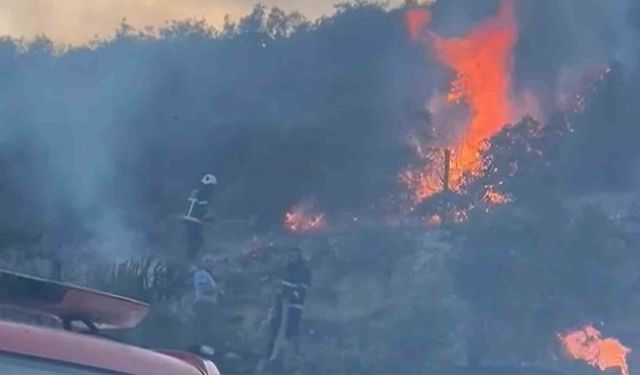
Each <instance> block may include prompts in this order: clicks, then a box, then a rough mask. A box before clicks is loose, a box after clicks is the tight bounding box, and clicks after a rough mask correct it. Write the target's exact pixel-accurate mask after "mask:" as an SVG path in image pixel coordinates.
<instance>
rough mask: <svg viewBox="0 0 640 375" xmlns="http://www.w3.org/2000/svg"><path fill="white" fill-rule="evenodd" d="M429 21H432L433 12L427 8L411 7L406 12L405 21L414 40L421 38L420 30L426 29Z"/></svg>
mask: <svg viewBox="0 0 640 375" xmlns="http://www.w3.org/2000/svg"><path fill="white" fill-rule="evenodd" d="M429 21H431V13H429V12H428V11H427V10H426V9H410V10H409V11H407V13H406V14H405V23H406V25H407V31H408V32H409V36H410V37H411V39H412V40H418V39H419V36H420V32H422V30H424V28H425V27H426V26H427V24H428V23H429Z"/></svg>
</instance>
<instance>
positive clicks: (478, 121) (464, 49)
mask: <svg viewBox="0 0 640 375" xmlns="http://www.w3.org/2000/svg"><path fill="white" fill-rule="evenodd" d="M425 12H426V13H427V14H428V12H427V11H426V10H410V11H408V12H407V14H406V26H407V29H408V32H409V34H410V36H411V37H412V38H414V39H415V38H418V37H419V35H420V34H419V30H418V31H416V28H420V27H425V26H426V25H427V23H428V21H429V19H430V17H429V16H426V15H424V13H425ZM517 39H518V28H517V24H516V20H515V16H514V4H513V1H512V0H503V2H502V5H501V8H500V10H499V12H498V14H497V15H496V16H495V17H494V18H492V19H489V20H486V21H484V22H483V23H481V24H479V25H478V26H476V27H475V28H473V29H472V30H471V31H470V32H469V33H468V34H467V35H466V36H464V37H461V38H450V39H447V38H442V37H439V36H437V35H430V36H428V37H425V41H426V42H427V43H428V45H429V46H430V47H431V50H432V51H434V52H435V54H436V56H437V58H438V61H439V62H440V63H441V64H443V65H444V66H445V67H447V68H449V69H451V70H452V71H453V72H454V73H455V74H456V78H455V79H454V81H453V82H451V84H450V91H449V93H448V94H447V95H446V101H447V102H449V103H450V104H453V105H455V104H462V105H466V106H467V107H468V108H469V110H470V112H471V119H470V120H469V122H468V124H466V126H465V130H464V132H463V134H462V135H461V136H459V137H458V138H457V139H456V140H454V141H453V142H450V144H449V145H448V147H450V148H451V149H452V150H453V152H452V157H453V159H452V164H451V170H450V175H449V186H450V187H451V188H452V190H458V189H459V188H460V186H461V184H462V182H463V179H464V176H465V175H466V174H471V175H473V174H477V173H478V172H479V170H480V169H481V160H480V157H479V153H480V151H481V150H482V148H483V147H484V144H485V141H486V140H487V139H489V138H490V137H491V136H493V135H494V134H496V133H498V132H499V131H500V130H501V129H502V128H503V127H504V125H505V124H507V123H508V122H509V121H511V120H512V119H513V116H514V114H515V113H516V112H517V111H516V109H515V108H514V106H513V105H512V103H511V100H510V99H511V97H510V94H511V72H512V65H513V61H512V60H513V58H512V54H513V49H514V46H515V44H516V41H517ZM438 174H439V172H438V168H434V166H433V165H431V164H429V165H427V166H426V168H425V169H424V170H422V171H420V172H416V171H410V172H407V171H404V172H403V176H401V181H402V182H403V183H405V185H407V186H408V187H409V188H410V189H411V190H412V192H413V195H414V200H415V201H416V202H422V201H424V200H425V199H427V198H429V197H430V196H432V195H433V194H435V193H437V192H438V191H440V190H441V188H442V184H438V183H437V182H438V181H439V178H438Z"/></svg>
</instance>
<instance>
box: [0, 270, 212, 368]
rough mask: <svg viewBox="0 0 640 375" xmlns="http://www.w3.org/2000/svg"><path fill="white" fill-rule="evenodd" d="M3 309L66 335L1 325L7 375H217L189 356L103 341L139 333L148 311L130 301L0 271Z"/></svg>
mask: <svg viewBox="0 0 640 375" xmlns="http://www.w3.org/2000/svg"><path fill="white" fill-rule="evenodd" d="M0 306H2V307H3V308H4V309H3V310H4V311H5V312H6V311H12V312H13V313H14V314H15V313H16V312H20V313H19V314H18V316H21V315H22V314H24V315H25V316H26V315H28V314H31V313H36V314H37V316H40V317H44V316H46V317H49V318H53V319H54V320H56V321H58V322H59V323H60V325H61V327H62V328H63V329H59V328H58V329H56V328H55V327H46V326H41V325H34V324H30V323H29V324H27V323H20V322H15V321H10V320H0V374H3V375H50V374H70V375H99V374H100V375H104V374H128V375H219V374H220V373H219V371H218V369H217V368H216V366H215V365H214V364H213V363H212V362H211V361H208V360H206V359H202V358H200V357H198V356H196V355H193V354H190V353H187V352H178V351H153V350H148V349H143V348H139V347H135V346H131V345H126V344H122V343H119V342H116V341H114V340H111V339H108V338H104V337H101V336H100V335H101V331H103V330H108V329H126V328H132V327H135V326H136V325H137V324H138V323H140V321H142V319H144V317H145V316H146V315H147V313H148V311H149V306H148V305H146V304H144V303H142V302H138V301H135V300H132V299H128V298H124V297H120V296H116V295H112V294H107V293H102V292H98V291H94V290H90V289H85V288H80V287H77V286H74V285H69V284H63V283H57V282H52V281H49V280H44V279H39V278H35V277H30V276H26V275H21V274H16V273H13V272H7V271H1V270H0Z"/></svg>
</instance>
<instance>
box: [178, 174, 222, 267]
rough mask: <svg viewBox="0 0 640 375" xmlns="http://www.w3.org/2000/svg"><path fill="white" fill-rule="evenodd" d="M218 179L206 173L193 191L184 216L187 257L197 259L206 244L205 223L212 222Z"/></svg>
mask: <svg viewBox="0 0 640 375" xmlns="http://www.w3.org/2000/svg"><path fill="white" fill-rule="evenodd" d="M217 185H218V179H217V178H216V176H214V175H212V174H206V175H204V176H203V177H202V180H201V181H200V187H199V188H198V189H195V190H193V191H192V192H191V195H190V196H189V206H188V208H187V212H186V214H185V215H184V216H183V220H184V222H185V226H186V230H187V251H186V252H187V257H188V258H189V259H192V260H193V259H196V257H197V256H198V252H199V251H200V249H201V248H202V245H204V234H203V224H204V223H205V222H212V221H213V217H212V216H211V214H210V209H209V207H210V204H209V203H210V202H209V201H210V200H211V197H212V195H213V190H214V188H215V187H216V186H217Z"/></svg>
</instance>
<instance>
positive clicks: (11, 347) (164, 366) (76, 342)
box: [0, 321, 206, 375]
mask: <svg viewBox="0 0 640 375" xmlns="http://www.w3.org/2000/svg"><path fill="white" fill-rule="evenodd" d="M0 351H2V352H5V353H12V354H20V355H26V356H31V357H37V358H42V359H47V360H53V361H61V362H67V363H72V364H76V365H82V366H88V367H94V368H99V369H105V370H109V371H114V372H118V373H124V374H131V375H164V374H166V375H203V374H206V372H205V371H206V370H202V369H204V368H205V366H204V364H202V365H200V366H197V365H196V364H195V363H194V360H193V358H191V360H190V361H188V362H187V361H184V360H181V359H178V358H177V356H171V355H167V354H162V353H159V352H154V351H152V350H148V349H143V348H139V347H135V346H131V345H126V344H122V343H119V342H115V341H112V340H108V339H105V338H100V337H96V336H90V335H85V334H79V333H74V332H69V331H62V330H56V329H51V328H45V327H39V326H31V325H27V324H22V323H15V322H9V321H0Z"/></svg>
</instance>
